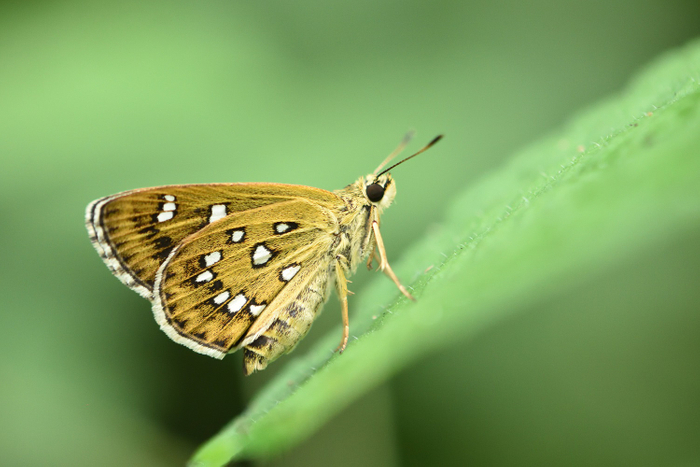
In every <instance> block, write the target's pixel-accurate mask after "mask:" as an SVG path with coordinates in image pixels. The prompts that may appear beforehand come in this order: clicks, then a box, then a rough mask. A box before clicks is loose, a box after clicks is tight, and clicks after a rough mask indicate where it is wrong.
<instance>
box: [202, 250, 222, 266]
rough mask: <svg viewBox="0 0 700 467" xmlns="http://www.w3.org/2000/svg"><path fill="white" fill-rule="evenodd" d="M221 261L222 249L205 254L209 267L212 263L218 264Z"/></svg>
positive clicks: (205, 260)
mask: <svg viewBox="0 0 700 467" xmlns="http://www.w3.org/2000/svg"><path fill="white" fill-rule="evenodd" d="M219 261H221V252H220V251H215V252H214V253H209V254H208V255H205V256H204V264H206V265H207V267H209V266H211V265H212V264H216V263H218V262H219Z"/></svg>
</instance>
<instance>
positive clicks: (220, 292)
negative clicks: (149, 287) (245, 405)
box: [153, 199, 337, 358]
mask: <svg viewBox="0 0 700 467" xmlns="http://www.w3.org/2000/svg"><path fill="white" fill-rule="evenodd" d="M336 230H337V221H336V218H335V216H334V215H333V211H332V210H331V209H328V208H324V207H323V206H321V205H319V204H318V203H315V202H311V201H309V200H306V199H294V200H289V201H283V202H279V203H276V204H273V205H267V206H262V207H259V208H256V209H251V210H247V211H243V212H238V213H233V214H230V215H229V216H227V217H226V218H224V219H223V220H221V221H219V222H216V223H213V224H211V225H208V226H206V227H204V228H203V229H201V230H199V231H198V232H196V233H195V234H193V235H191V236H190V237H188V238H187V239H185V240H183V241H182V242H181V243H180V244H179V245H178V246H176V247H175V248H174V249H173V250H172V252H171V253H170V255H169V257H168V258H167V260H166V261H165V263H163V265H162V266H161V267H160V268H159V270H158V271H157V274H156V278H155V288H154V294H153V311H154V315H155V317H156V320H157V321H158V323H159V324H160V326H161V328H162V329H163V330H164V331H165V332H166V333H167V334H168V335H169V336H170V337H171V338H172V339H173V340H175V341H176V342H179V343H181V344H184V345H186V346H187V347H190V348H191V349H193V350H195V351H197V352H199V353H203V354H206V355H210V356H213V357H216V358H223V357H224V355H226V353H228V352H229V351H230V350H231V349H233V348H235V347H236V346H237V345H239V343H240V341H241V339H242V338H243V337H244V336H245V334H246V331H247V330H248V328H250V326H251V325H252V324H253V323H254V322H255V321H256V320H257V319H258V317H259V316H260V315H261V313H262V312H263V310H265V315H266V316H267V315H269V314H270V313H274V312H275V310H269V309H268V310H266V308H267V307H268V306H270V305H271V304H272V303H273V301H274V306H275V307H280V306H283V305H284V304H285V303H286V301H287V298H285V297H289V299H290V300H291V299H292V298H293V297H294V296H295V293H297V294H298V287H300V286H303V282H302V281H304V280H305V279H304V278H307V277H308V275H309V274H313V271H312V269H313V268H317V267H318V264H319V263H320V261H319V260H320V258H322V257H323V256H325V255H328V252H329V251H330V249H331V245H332V243H333V241H334V239H335V238H336V234H337V231H336Z"/></svg>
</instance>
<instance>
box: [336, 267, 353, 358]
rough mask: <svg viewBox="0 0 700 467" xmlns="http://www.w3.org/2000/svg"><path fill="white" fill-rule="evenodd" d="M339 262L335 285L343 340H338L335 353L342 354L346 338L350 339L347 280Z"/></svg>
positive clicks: (346, 341)
mask: <svg viewBox="0 0 700 467" xmlns="http://www.w3.org/2000/svg"><path fill="white" fill-rule="evenodd" d="M342 259H345V258H342ZM340 260H341V257H339V258H338V261H336V263H335V284H336V288H337V289H338V298H339V299H340V309H341V312H342V314H343V338H342V339H341V340H340V345H338V348H336V349H335V351H336V352H339V353H343V350H345V346H347V345H348V338H349V337H350V319H349V318H348V280H347V279H346V278H345V271H343V267H342V266H341V265H340ZM346 261H347V260H346Z"/></svg>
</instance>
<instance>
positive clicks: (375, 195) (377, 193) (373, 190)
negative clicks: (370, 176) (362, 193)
mask: <svg viewBox="0 0 700 467" xmlns="http://www.w3.org/2000/svg"><path fill="white" fill-rule="evenodd" d="M366 193H367V197H368V198H369V200H370V201H372V202H373V203H376V202H378V201H381V199H382V198H383V197H384V187H383V186H381V185H380V184H379V183H372V184H371V185H369V186H368V187H367V191H366Z"/></svg>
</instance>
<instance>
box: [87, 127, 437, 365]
mask: <svg viewBox="0 0 700 467" xmlns="http://www.w3.org/2000/svg"><path fill="white" fill-rule="evenodd" d="M441 137H442V135H440V136H437V137H436V138H434V139H433V140H432V141H431V142H430V143H429V144H427V145H426V146H425V147H423V148H422V149H421V150H419V151H418V152H416V153H415V154H413V155H411V156H409V157H407V158H405V159H403V160H402V161H401V162H398V163H396V164H394V165H392V166H391V167H389V168H388V169H385V170H382V168H383V167H384V166H386V165H387V164H388V163H389V162H390V161H391V160H392V159H393V158H394V157H395V156H396V155H397V154H398V153H400V152H401V150H402V149H403V148H404V147H405V146H406V144H408V142H409V140H410V133H409V134H408V135H406V137H405V138H404V140H403V141H402V142H401V144H400V145H399V146H398V147H397V148H396V149H395V150H394V151H393V152H392V153H391V154H390V155H389V157H387V158H386V159H385V160H384V161H383V162H382V163H381V164H380V166H379V167H378V168H377V169H376V170H375V171H374V172H373V173H371V174H369V175H367V176H364V177H360V178H359V179H358V180H357V181H355V182H354V183H352V184H350V185H348V186H346V187H345V188H343V189H340V190H336V191H334V192H330V191H326V190H322V189H319V188H312V187H308V186H300V185H286V184H278V183H212V184H191V185H171V186H159V187H155V188H143V189H137V190H132V191H126V192H123V193H118V194H116V195H112V196H107V197H105V198H101V199H98V200H95V201H93V202H92V203H90V204H89V205H88V207H87V210H86V226H87V230H88V233H89V236H90V240H91V241H92V244H93V246H94V247H95V249H96V250H97V252H98V253H99V255H100V257H101V258H102V260H103V261H104V262H105V264H106V265H107V267H108V268H109V269H110V270H111V271H112V273H113V274H114V275H115V276H116V277H117V278H118V279H119V280H121V281H122V282H123V283H124V284H125V285H126V286H127V287H129V288H131V289H132V290H134V291H136V292H138V293H139V294H140V295H141V296H143V297H145V298H147V299H148V300H150V301H151V303H152V306H153V314H154V316H155V319H156V321H157V323H158V324H159V325H160V327H161V329H162V330H163V331H164V332H165V333H166V334H167V335H168V336H169V337H170V338H171V339H172V340H174V341H175V342H177V343H179V344H183V345H185V346H187V347H189V348H190V349H192V350H194V351H195V352H199V353H201V354H205V355H209V356H210V357H214V358H218V359H221V358H223V357H224V356H225V355H226V354H228V353H231V352H234V351H236V350H238V349H241V348H242V349H243V353H244V355H243V367H244V368H243V371H244V373H245V374H246V375H249V374H251V373H252V372H254V371H257V370H263V369H264V368H266V367H267V365H268V363H270V362H272V361H273V360H275V359H276V358H277V357H279V356H281V355H282V354H284V353H287V352H289V351H291V350H292V349H293V348H294V346H295V345H296V344H297V343H298V342H299V341H300V340H301V339H302V338H303V337H304V335H305V334H306V333H307V331H308V330H309V328H310V327H311V324H312V322H313V321H314V319H315V318H316V316H317V315H318V314H319V312H320V310H321V308H322V306H323V304H324V303H325V301H326V300H327V298H328V296H329V294H330V290H331V289H332V288H335V290H336V291H337V294H338V297H339V299H340V303H341V311H342V320H343V335H342V339H341V342H340V345H339V346H338V348H337V349H336V350H337V351H338V352H341V353H342V351H343V350H344V349H345V347H346V345H347V342H348V336H349V330H350V327H349V318H348V293H349V292H348V288H347V283H348V280H347V277H348V276H349V275H350V274H352V273H353V272H354V271H355V270H356V268H357V266H358V265H359V264H360V263H361V262H363V261H364V260H367V263H366V264H367V267H368V269H371V268H372V262H373V260H375V259H376V260H378V264H379V270H381V271H383V272H384V273H385V274H386V275H387V276H389V278H390V279H391V280H392V281H393V282H394V283H395V284H396V286H397V287H398V288H399V290H400V291H401V293H403V294H404V295H405V296H406V297H408V298H410V299H413V297H412V296H411V294H410V293H409V292H408V291H407V290H406V288H405V287H404V286H403V285H402V284H401V282H400V281H399V279H398V278H397V277H396V275H395V274H394V272H393V270H392V269H391V266H390V265H389V262H388V260H387V257H386V251H385V248H384V241H383V239H382V236H381V233H380V230H379V219H380V215H381V213H382V211H383V210H384V209H386V208H387V207H388V206H389V205H390V204H391V203H392V201H393V200H394V196H395V195H396V183H395V182H394V180H393V179H392V177H391V174H390V173H389V170H391V169H393V168H394V167H396V166H397V165H399V164H401V163H403V162H405V161H407V160H409V159H411V158H413V157H415V156H417V155H418V154H420V153H422V152H423V151H425V150H426V149H428V148H429V147H430V146H432V145H433V144H435V143H436V142H437V141H439V140H440V138H441Z"/></svg>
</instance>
